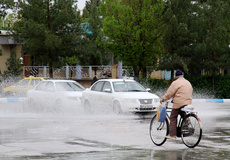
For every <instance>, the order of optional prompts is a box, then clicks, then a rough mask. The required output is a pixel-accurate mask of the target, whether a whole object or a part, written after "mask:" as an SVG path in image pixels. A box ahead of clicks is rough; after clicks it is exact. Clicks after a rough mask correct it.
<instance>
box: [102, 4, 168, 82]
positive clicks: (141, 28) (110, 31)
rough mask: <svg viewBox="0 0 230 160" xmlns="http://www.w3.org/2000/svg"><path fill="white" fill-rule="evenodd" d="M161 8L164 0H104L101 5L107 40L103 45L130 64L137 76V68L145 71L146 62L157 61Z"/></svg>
mask: <svg viewBox="0 0 230 160" xmlns="http://www.w3.org/2000/svg"><path fill="white" fill-rule="evenodd" d="M163 10H164V1H163V0H154V1H153V0H143V1H140V0H133V1H130V0H122V1H111V0H103V1H102V3H101V5H100V11H101V13H102V15H103V32H104V34H105V36H107V37H109V40H110V41H109V43H106V44H105V47H106V48H107V49H108V50H109V51H110V52H112V53H113V54H114V55H115V57H119V59H120V60H122V61H123V64H124V65H127V66H132V67H133V69H134V74H135V77H137V78H138V77H139V72H140V71H142V73H144V74H146V66H152V65H155V64H156V61H157V57H158V55H159V53H160V47H161V44H160V40H161V38H162V35H163V32H164V24H163V17H162V13H163ZM144 77H145V76H144Z"/></svg>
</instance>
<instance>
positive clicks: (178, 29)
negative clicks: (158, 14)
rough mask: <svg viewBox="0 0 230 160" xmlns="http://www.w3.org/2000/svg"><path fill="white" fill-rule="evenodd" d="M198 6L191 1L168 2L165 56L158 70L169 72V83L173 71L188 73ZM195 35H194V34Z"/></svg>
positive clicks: (170, 0)
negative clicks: (178, 70) (180, 70)
mask: <svg viewBox="0 0 230 160" xmlns="http://www.w3.org/2000/svg"><path fill="white" fill-rule="evenodd" d="M197 8H198V6H197V5H196V4H193V3H192V1H191V0H187V1H184V0H168V1H166V9H165V12H164V21H165V24H166V26H167V27H166V32H165V35H164V38H163V43H164V49H165V50H164V51H165V54H164V55H162V57H161V59H160V65H159V69H166V70H170V71H171V81H173V80H174V70H175V69H182V70H184V71H185V72H186V73H187V72H188V71H189V68H188V65H189V64H190V62H191V54H193V53H192V44H193V43H194V41H195V40H194V39H195V38H196V37H195V36H194V33H195V31H193V30H192V27H193V25H195V23H194V22H195V21H194V17H196V14H195V13H196V9H197ZM195 35H196V34H195Z"/></svg>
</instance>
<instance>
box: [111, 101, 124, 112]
mask: <svg viewBox="0 0 230 160" xmlns="http://www.w3.org/2000/svg"><path fill="white" fill-rule="evenodd" d="M113 112H114V113H116V114H121V113H122V110H121V104H120V102H118V101H114V102H113Z"/></svg>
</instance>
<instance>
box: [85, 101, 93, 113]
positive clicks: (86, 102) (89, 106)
mask: <svg viewBox="0 0 230 160" xmlns="http://www.w3.org/2000/svg"><path fill="white" fill-rule="evenodd" d="M84 111H85V112H87V113H91V112H92V110H91V105H90V103H89V101H88V100H86V101H85V103H84Z"/></svg>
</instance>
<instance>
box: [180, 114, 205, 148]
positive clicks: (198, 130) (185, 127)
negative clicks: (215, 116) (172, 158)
mask: <svg viewBox="0 0 230 160" xmlns="http://www.w3.org/2000/svg"><path fill="white" fill-rule="evenodd" d="M201 137H202V125H201V121H200V119H199V118H198V117H197V116H196V115H195V114H189V115H187V116H186V117H185V118H184V119H183V121H182V124H181V138H182V141H183V143H184V144H185V145H186V146H187V147H189V148H194V147H196V146H197V145H198V144H199V142H200V140H201Z"/></svg>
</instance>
